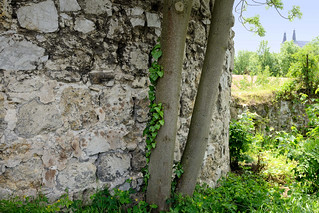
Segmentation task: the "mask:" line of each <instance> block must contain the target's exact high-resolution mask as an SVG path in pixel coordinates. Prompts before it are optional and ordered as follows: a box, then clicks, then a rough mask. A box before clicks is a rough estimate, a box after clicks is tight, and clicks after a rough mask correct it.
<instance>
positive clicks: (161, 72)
mask: <svg viewBox="0 0 319 213" xmlns="http://www.w3.org/2000/svg"><path fill="white" fill-rule="evenodd" d="M157 75H158V76H159V77H160V78H161V77H163V75H164V72H163V70H160V71H157Z"/></svg>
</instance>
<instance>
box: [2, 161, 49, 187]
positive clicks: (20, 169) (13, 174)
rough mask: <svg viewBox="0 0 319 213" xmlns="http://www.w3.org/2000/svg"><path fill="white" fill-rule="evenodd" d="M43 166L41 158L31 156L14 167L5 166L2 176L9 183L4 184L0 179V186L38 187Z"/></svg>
mask: <svg viewBox="0 0 319 213" xmlns="http://www.w3.org/2000/svg"><path fill="white" fill-rule="evenodd" d="M43 170H44V168H43V166H42V162H41V159H39V158H32V159H31V160H29V161H27V162H23V163H21V164H19V165H18V166H16V167H14V168H7V169H6V172H5V173H4V177H5V178H8V179H9V180H10V184H8V185H6V186H4V185H2V183H1V181H0V188H11V189H15V190H17V189H20V190H21V189H27V188H32V187H40V186H41V182H42V173H43Z"/></svg>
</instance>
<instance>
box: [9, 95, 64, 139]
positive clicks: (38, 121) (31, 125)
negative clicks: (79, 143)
mask: <svg viewBox="0 0 319 213" xmlns="http://www.w3.org/2000/svg"><path fill="white" fill-rule="evenodd" d="M17 118H18V121H17V126H16V130H15V131H16V133H17V134H18V135H19V136H21V137H26V138H29V137H32V136H35V135H37V134H40V133H41V132H42V131H46V132H52V131H54V130H56V129H57V128H59V127H61V126H62V120H61V114H60V113H59V111H58V109H57V107H56V106H55V105H53V104H49V105H44V104H40V103H39V102H38V101H37V100H32V101H31V102H29V103H26V104H24V105H22V106H21V107H20V109H19V111H18V114H17Z"/></svg>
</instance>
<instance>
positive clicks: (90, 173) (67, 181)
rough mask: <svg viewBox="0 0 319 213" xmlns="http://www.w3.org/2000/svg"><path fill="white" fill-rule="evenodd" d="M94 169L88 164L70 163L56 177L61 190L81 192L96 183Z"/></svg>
mask: <svg viewBox="0 0 319 213" xmlns="http://www.w3.org/2000/svg"><path fill="white" fill-rule="evenodd" d="M95 171H96V167H95V166H94V165H93V164H91V163H89V162H84V163H70V164H69V165H68V166H67V167H66V168H65V169H64V170H63V171H61V172H60V173H59V174H58V176H57V182H58V184H59V188H61V190H65V189H66V188H68V189H69V190H70V191H77V190H79V189H81V190H83V189H85V188H87V187H88V186H90V184H93V183H95V182H96V176H95Z"/></svg>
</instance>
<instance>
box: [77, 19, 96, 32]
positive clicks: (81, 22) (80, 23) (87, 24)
mask: <svg viewBox="0 0 319 213" xmlns="http://www.w3.org/2000/svg"><path fill="white" fill-rule="evenodd" d="M74 29H75V30H76V31H79V32H81V33H89V32H91V31H93V30H95V24H94V22H93V21H90V20H88V19H85V18H77V19H76V20H75V23H74Z"/></svg>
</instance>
